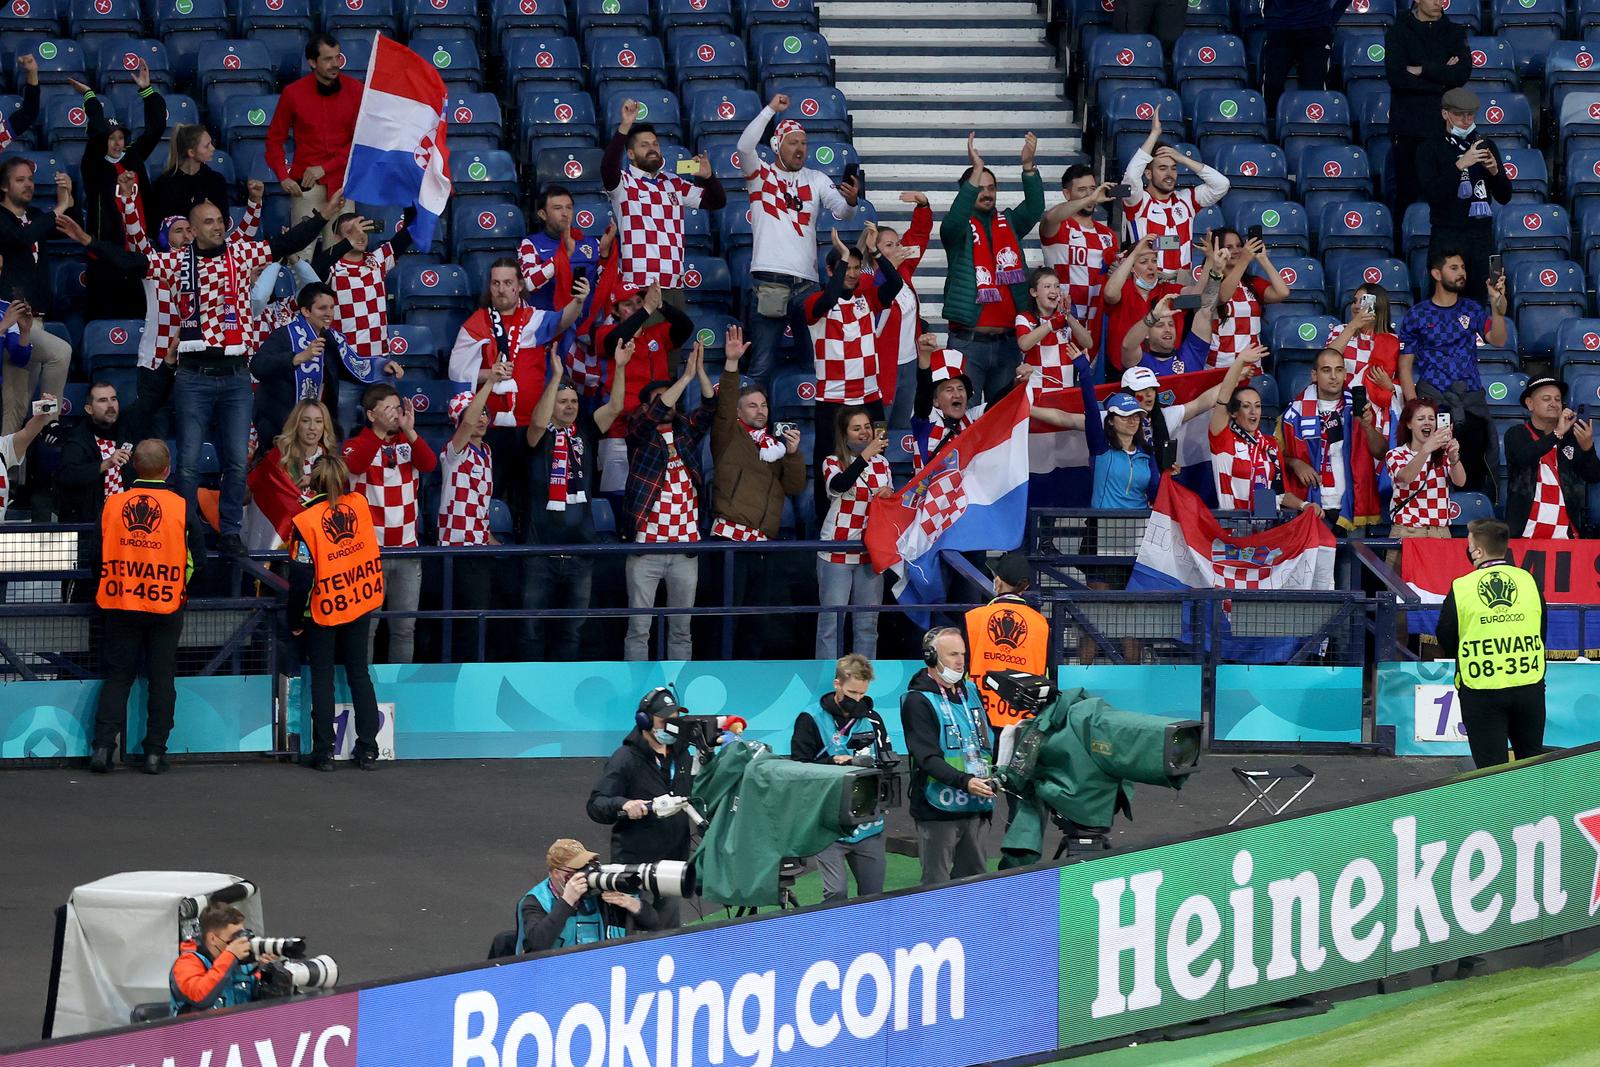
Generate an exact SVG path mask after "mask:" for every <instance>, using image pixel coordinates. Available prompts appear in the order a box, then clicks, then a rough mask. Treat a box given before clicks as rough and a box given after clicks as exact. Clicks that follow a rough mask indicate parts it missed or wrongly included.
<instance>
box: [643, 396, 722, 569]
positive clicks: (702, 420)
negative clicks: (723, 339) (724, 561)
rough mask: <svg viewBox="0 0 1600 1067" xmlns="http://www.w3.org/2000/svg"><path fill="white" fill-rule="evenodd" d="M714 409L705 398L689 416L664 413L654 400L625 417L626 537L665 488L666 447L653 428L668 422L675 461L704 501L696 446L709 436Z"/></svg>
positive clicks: (702, 482)
mask: <svg viewBox="0 0 1600 1067" xmlns="http://www.w3.org/2000/svg"><path fill="white" fill-rule="evenodd" d="M716 414H717V406H716V401H715V399H714V398H713V397H706V398H705V399H704V400H703V401H701V403H700V407H699V409H698V410H697V411H695V412H694V414H692V415H685V414H683V413H682V412H678V411H672V412H668V410H667V406H666V405H665V404H663V403H662V402H661V399H660V398H659V397H658V398H656V399H655V400H654V401H652V402H651V404H650V406H649V407H643V406H641V407H637V408H634V410H633V414H632V415H630V416H629V417H628V484H627V485H626V486H625V487H624V488H623V496H622V510H623V512H624V513H625V515H626V518H627V522H628V537H629V538H630V539H631V538H632V536H633V531H634V530H637V529H638V528H639V524H640V523H641V522H643V521H644V520H645V519H646V518H647V517H648V516H649V512H650V509H651V508H652V507H654V506H655V502H656V500H657V498H659V497H660V496H661V490H662V489H663V488H664V487H665V486H666V484H667V460H668V458H669V457H668V454H667V445H666V442H665V441H664V440H662V438H661V434H659V433H657V432H656V427H657V426H659V425H661V424H662V423H663V422H666V421H667V420H668V419H669V418H670V419H671V420H672V434H673V438H674V440H675V442H676V444H677V449H678V457H679V458H680V459H682V460H683V465H684V467H685V468H686V469H687V470H688V472H689V480H690V481H692V482H693V483H694V490H695V493H696V494H698V496H699V497H700V499H701V500H702V501H704V500H705V499H706V476H705V471H704V470H703V469H702V467H701V463H700V442H701V441H702V440H703V439H704V438H705V436H706V434H708V433H710V432H711V422H712V420H713V419H714V418H715V417H716Z"/></svg>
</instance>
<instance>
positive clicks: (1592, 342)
mask: <svg viewBox="0 0 1600 1067" xmlns="http://www.w3.org/2000/svg"><path fill="white" fill-rule="evenodd" d="M1551 359H1552V360H1553V361H1554V363H1555V368H1556V373H1558V374H1559V373H1561V369H1562V367H1564V366H1565V365H1566V364H1568V363H1600V319H1575V318H1568V319H1565V320H1563V321H1562V322H1561V323H1560V325H1558V326H1557V327H1556V337H1555V344H1554V346H1553V348H1552V351H1551Z"/></svg>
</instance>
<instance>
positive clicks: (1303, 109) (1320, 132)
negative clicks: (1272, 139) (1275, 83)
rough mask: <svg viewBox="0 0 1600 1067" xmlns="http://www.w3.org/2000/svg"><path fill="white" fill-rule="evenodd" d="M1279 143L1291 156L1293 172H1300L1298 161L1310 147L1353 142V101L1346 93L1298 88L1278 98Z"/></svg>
mask: <svg viewBox="0 0 1600 1067" xmlns="http://www.w3.org/2000/svg"><path fill="white" fill-rule="evenodd" d="M1276 120H1277V121H1276V126H1277V136H1278V143H1279V144H1281V145H1282V146H1283V154H1284V155H1286V156H1288V157H1289V169H1290V170H1291V171H1293V172H1294V173H1296V174H1298V173H1299V168H1298V166H1297V165H1296V160H1297V159H1298V158H1299V155H1300V152H1301V151H1302V150H1303V149H1304V148H1305V147H1306V146H1308V145H1311V144H1321V143H1324V142H1327V141H1330V140H1331V141H1334V142H1336V143H1339V144H1344V143H1347V142H1348V141H1349V140H1350V102H1349V100H1347V99H1346V98H1345V96H1344V94H1343V93H1335V92H1312V91H1307V90H1303V89H1296V90H1294V91H1292V92H1286V93H1284V94H1283V95H1282V96H1281V97H1279V98H1278V114H1277V116H1276Z"/></svg>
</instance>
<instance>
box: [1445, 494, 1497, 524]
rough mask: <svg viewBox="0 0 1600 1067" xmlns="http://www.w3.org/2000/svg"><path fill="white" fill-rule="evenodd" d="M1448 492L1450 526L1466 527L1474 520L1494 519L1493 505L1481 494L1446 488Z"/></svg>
mask: <svg viewBox="0 0 1600 1067" xmlns="http://www.w3.org/2000/svg"><path fill="white" fill-rule="evenodd" d="M1447 488H1448V489H1449V490H1450V503H1451V505H1452V506H1451V508H1450V525H1451V526H1466V525H1467V524H1469V523H1471V522H1473V521H1474V520H1476V519H1492V518H1494V505H1493V504H1492V503H1490V502H1489V498H1488V497H1487V496H1485V495H1484V494H1482V493H1474V492H1471V491H1470V490H1466V489H1457V488H1455V487H1454V486H1448V487H1447Z"/></svg>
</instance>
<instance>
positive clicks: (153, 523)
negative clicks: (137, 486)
mask: <svg viewBox="0 0 1600 1067" xmlns="http://www.w3.org/2000/svg"><path fill="white" fill-rule="evenodd" d="M122 524H123V525H124V526H126V527H127V528H128V530H129V531H130V532H132V533H141V534H153V533H155V532H156V531H157V530H159V529H160V528H161V502H160V501H159V500H157V499H156V498H155V497H153V496H150V495H149V494H148V493H140V494H139V495H138V496H136V497H134V498H133V499H132V500H129V501H127V502H126V503H124V504H123V505H122Z"/></svg>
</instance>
